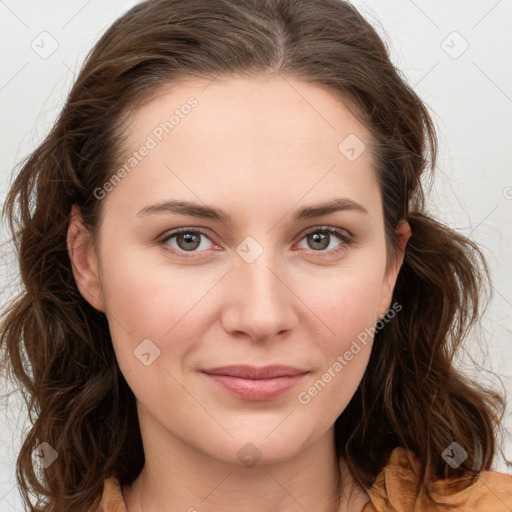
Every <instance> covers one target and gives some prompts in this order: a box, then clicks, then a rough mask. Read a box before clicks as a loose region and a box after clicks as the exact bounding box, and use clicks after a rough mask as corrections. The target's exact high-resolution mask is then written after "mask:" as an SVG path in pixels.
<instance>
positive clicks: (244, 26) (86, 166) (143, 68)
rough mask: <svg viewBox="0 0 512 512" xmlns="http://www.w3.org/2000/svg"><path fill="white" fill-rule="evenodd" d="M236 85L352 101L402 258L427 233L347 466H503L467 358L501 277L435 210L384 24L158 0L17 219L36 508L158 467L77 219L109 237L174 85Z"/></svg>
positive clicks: (352, 434) (215, 2) (119, 46)
mask: <svg viewBox="0 0 512 512" xmlns="http://www.w3.org/2000/svg"><path fill="white" fill-rule="evenodd" d="M228 74H231V75H237V76H244V77H249V78H250V77H257V76H261V75H266V76H268V75H270V76H281V77H283V78H284V77H287V76H288V77H294V78H298V79H300V80H303V81H305V82H311V83H315V84H320V85H322V86H324V87H325V88H326V89H328V90H329V91H331V92H332V93H333V94H336V95H338V96H339V98H340V99H342V101H343V102H344V103H345V104H346V105H347V106H348V107H349V108H350V109H351V111H352V112H353V113H354V115H355V116H356V117H357V118H358V119H359V120H360V121H361V122H362V123H363V124H364V125H365V126H366V127H367V128H368V129H369V131H370V133H371V135H372V140H371V147H370V149H371V151H372V154H373V155H374V158H375V162H376V165H375V172H376V175H377V176H378V179H379V183H380V188H381V193H382V198H383V205H384V217H385V230H386V242H387V247H388V257H389V258H391V257H392V256H393V255H394V254H395V251H396V249H397V240H396V235H395V227H396V226H397V224H398V222H399V220H400V219H402V218H404V219H406V220H407V221H408V222H409V224H410V227H411V230H412V237H411V239H410V241H409V243H408V245H407V248H406V251H405V260H404V263H403V266H402V268H401V270H400V273H399V276H398V280H397V284H396V287H395V290H394V296H393V301H396V302H398V303H399V304H400V305H402V308H403V309H402V311H401V312H400V314H399V315H397V317H396V318H395V319H394V320H393V321H391V322H389V323H387V324H386V325H385V327H384V328H383V329H382V330H380V331H379V332H378V333H377V334H376V336H375V340H374V346H373V349H372V352H371V357H370V360H369V363H368V367H367V370H366V372H365V374H364V377H363V379H362V381H361V383H360V386H359V388H358V389H357V391H356V393H355V395H354V397H353V398H352V400H351V402H350V403H349V405H348V406H347V408H346V409H345V410H344V411H343V413H342V414H341V416H340V417H339V418H338V419H337V420H336V423H335V434H336V449H337V452H338V455H339V456H343V457H344V458H345V459H346V461H347V463H348V465H349V468H350V471H351V473H352V474H353V475H354V477H355V478H356V479H357V481H358V482H359V483H360V484H361V485H364V486H368V487H369V486H371V484H372V482H373V480H374V479H375V476H376V475H377V473H378V472H379V470H380V469H381V468H382V467H383V466H384V464H385V463H386V461H387V457H388V456H389V454H390V451H391V450H392V449H393V448H394V447H397V446H402V447H405V448H408V449H410V450H413V451H414V452H415V453H416V454H417V456H418V458H419V459H420V461H421V462H422V463H423V465H424V469H425V471H424V472H423V473H422V475H421V477H422V478H423V480H424V482H426V481H427V477H428V478H434V477H436V478H438V477H439V478H447V477H454V476H458V475H460V474H461V472H469V473H470V474H471V475H476V474H478V473H479V472H481V471H483V470H486V469H489V468H490V467H491V464H492V461H493V457H494V453H495V450H496V439H495V436H496V433H497V432H496V431H497V428H498V426H499V424H500V417H501V416H500V413H502V409H503V403H504V402H503V400H502V399H501V397H500V396H499V395H498V394H496V393H495V392H493V391H490V390H486V389H484V388H483V387H481V386H480V385H478V384H477V383H476V382H475V381H472V380H470V379H469V378H467V377H465V376H464V375H462V374H461V373H460V372H459V371H458V370H457V369H456V367H455V365H454V363H453V358H454V354H456V351H457V349H458V348H459V347H460V345H461V343H462V342H463V341H464V339H465V338H466V337H467V334H468V332H469V329H470V328H471V327H472V326H473V324H475V322H477V321H478V320H479V319H480V317H481V314H482V311H483V309H482V293H481V292H482V290H483V289H487V288H483V287H484V286H485V284H486V282H487V281H488V279H489V272H488V268H487V266H486V263H485V259H484V256H483V254H482V252H481V251H480V249H479V248H478V247H477V246H476V245H475V243H473V242H472V241H471V240H470V239H469V238H467V237H465V236H463V235H461V234H459V233H457V232H456V231H454V230H452V229H450V228H448V227H447V226H445V225H443V224H442V223H440V222H438V221H436V220H435V219H434V218H432V217H431V216H429V214H428V213H427V212H426V210H425V206H424V202H425V201H424V192H423V188H422V183H421V181H420V178H422V175H423V174H424V173H427V174H426V175H427V177H428V176H429V173H431V172H432V171H433V170H434V169H435V165H436V153H437V142H436V134H435V130H434V124H433V121H432V119H431V117H430V115H429V112H428V110H427V108H426V106H425V105H424V104H423V103H422V101H421V100H420V99H419V98H418V96H417V95H416V93H415V92H414V90H413V89H412V88H411V87H410V85H408V84H407V82H406V80H404V79H403V78H402V77H401V75H400V72H399V71H398V70H397V69H396V68H395V67H394V66H393V64H392V63H391V61H390V58H389V54H388V50H387V47H386V45H385V43H384V42H383V40H382V39H381V38H380V37H379V36H378V34H377V32H376V31H375V29H374V28H373V27H372V26H371V25H370V23H369V22H368V21H366V20H365V19H364V18H363V17H362V16H361V15H360V13H359V12H358V11H357V10H356V9H355V8H354V7H353V6H352V5H350V3H348V2H346V1H341V0H308V1H298V0H260V1H257V2H256V1H254V0H209V1H208V2H205V1H204V0H186V1H185V0H150V1H146V2H142V3H140V4H138V5H136V6H135V7H134V8H132V9H131V10H130V11H128V12H127V13H125V14H124V15H123V16H121V17H120V18H119V19H118V20H117V21H116V22H115V23H114V24H113V25H112V26H111V27H110V28H109V29H108V30H107V31H106V33H105V34H104V35H103V36H102V37H101V39H100V40H99V42H98V43H97V44H96V45H95V47H94V48H93V50H92V51H91V52H90V53H89V55H88V57H87V59H86V61H85V63H84V65H83V67H82V69H81V71H80V73H79V75H78V78H77V80H76V83H75V84H74V86H73V88H72V90H71V92H70V94H69V96H68V98H67V101H66V103H65V105H64V108H63V110H62V112H61V113H60V115H59V116H58V119H57V121H56V122H55V124H54V126H53V128H52V129H51V131H50V133H49V135H48V136H47V137H46V139H45V140H44V141H43V143H42V144H41V145H40V146H39V147H38V148H37V149H36V150H35V151H34V152H33V153H32V154H31V155H30V156H29V157H28V158H27V159H26V160H25V161H24V162H22V163H21V164H20V167H19V170H18V171H17V174H16V177H15V180H14V181H13V184H12V187H11V189H10V191H9V194H8V197H7V201H6V203H5V206H4V215H5V216H6V217H7V219H8V220H9V223H10V227H11V230H12V234H13V240H14V243H15V247H16V250H17V256H18V258H19V264H20V271H21V278H22V284H23V290H22V293H21V294H20V295H19V296H17V297H16V298H15V299H14V300H12V301H11V303H10V304H9V306H8V308H7V309H6V310H5V311H4V316H3V323H2V327H1V348H2V358H3V359H2V365H3V366H4V368H9V370H10V371H9V375H10V377H11V378H13V379H14V380H15V381H17V383H18V384H19V386H20V388H21V389H22V390H23V391H24V396H25V397H26V399H27V405H28V409H29V412H30V414H31V418H32V417H33V425H32V427H31V429H30V431H29V432H28V434H27V436H26V438H25V439H24V443H23V445H22V448H21V451H20V453H19V457H18V460H17V478H18V483H19V486H20V488H21V491H22V495H23V499H24V501H25V503H26V504H27V506H29V510H30V511H35V510H41V511H52V512H60V511H69V510H73V511H82V510H88V509H89V508H91V507H93V506H96V505H97V504H98V502H99V498H100V495H101V491H102V484H103V478H104V477H105V476H109V475H111V474H115V475H117V477H118V478H119V480H120V482H121V484H122V485H124V484H129V483H131V482H133V481H134V480H135V478H136V477H137V476H138V474H139V472H140V471H141V469H142V467H143V465H144V452H143V446H142V441H141V435H140V430H139V425H138V418H137V413H136V407H135V397H134V395H133V393H132V391H131V390H130V388H129V387H128V385H127V383H126V381H125V379H124V378H123V375H122V373H121V371H120V369H119V366H118V364H117V361H116V357H115V353H114V350H113V347H112V341H111V337H110V332H109V328H108V324H107V320H106V317H105V315H104V314H103V313H101V312H99V311H97V310H95V309H94V308H93V307H91V306H90V305H89V304H88V303H87V302H86V301H85V300H84V298H83V297H82V296H81V294H80V293H79V291H78V289H77V286H76V283H75V280H74V277H73V273H72V269H71V263H70V259H69V257H68V251H67V246H66V234H67V229H68V225H69V222H70V212H71V207H72V205H73V204H77V205H79V206H80V208H81V211H82V214H83V217H84V223H85V225H86V227H87V228H88V229H89V230H90V231H91V232H92V233H93V234H95V236H97V230H98V225H99V219H100V218H101V213H102V211H101V207H102V201H99V200H98V199H97V198H96V197H95V195H94V190H95V189H97V188H98V187H101V186H102V184H104V183H105V182H106V181H107V180H108V179H109V177H110V176H111V175H112V174H113V173H114V171H115V169H116V162H117V161H118V159H119V156H120V154H121V151H122V144H123V126H124V124H123V122H124V120H126V119H127V117H128V116H129V115H130V113H132V112H133V111H134V110H135V109H137V108H139V107H140V106H141V105H142V104H143V103H144V102H146V101H148V99H150V98H152V97H153V95H154V94H155V91H157V90H158V89H159V88H160V87H163V86H166V85H168V84H169V83H173V82H177V81H178V80H181V79H186V78H208V79H214V78H215V77H216V76H219V75H228ZM134 172H136V171H134ZM453 441H457V442H458V443H459V444H460V445H461V446H462V447H464V449H465V450H466V451H467V452H468V458H467V459H466V460H465V461H464V462H463V464H462V465H461V466H460V467H459V468H458V469H452V468H451V467H450V466H448V465H447V464H446V463H445V462H444V460H443V459H442V457H441V453H442V452H443V450H444V449H445V448H446V447H447V446H448V445H449V444H450V443H452V442H453ZM41 442H47V443H49V444H50V445H51V446H52V447H53V448H54V449H55V450H57V452H58V454H59V456H58V458H57V460H56V461H55V462H54V463H53V464H52V465H51V466H49V467H48V468H46V469H45V470H44V472H43V474H42V475H38V474H37V472H36V471H35V470H34V468H33V465H32V458H31V453H32V450H34V448H35V447H36V446H38V444H40V443H41ZM427 468H428V469H429V471H430V472H431V473H430V476H428V475H427V471H426V470H427ZM29 494H35V495H36V496H38V497H39V498H40V499H39V501H38V503H37V504H36V505H33V504H32V503H31V502H30V500H29Z"/></svg>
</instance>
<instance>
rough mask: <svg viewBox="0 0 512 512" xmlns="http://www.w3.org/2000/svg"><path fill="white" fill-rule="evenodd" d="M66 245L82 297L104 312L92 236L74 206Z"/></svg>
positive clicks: (78, 210)
mask: <svg viewBox="0 0 512 512" xmlns="http://www.w3.org/2000/svg"><path fill="white" fill-rule="evenodd" d="M67 245H68V254H69V259H70V260H71V267H72V269H73V275H74V276H75V281H76V284H77V286H78V289H79V290H80V293H81V294H82V297H83V298H84V299H85V300H86V301H87V302H88V303H89V304H90V305H91V306H92V307H93V308H95V309H97V310H98V311H102V312H105V306H104V303H103V294H102V290H101V284H100V278H99V272H98V260H97V256H96V251H95V248H94V244H93V240H92V236H91V234H90V233H89V231H88V230H87V229H86V228H85V226H84V224H83V218H82V213H81V211H80V208H79V207H78V206H77V205H76V204H74V205H73V207H72V209H71V218H70V223H69V227H68V236H67Z"/></svg>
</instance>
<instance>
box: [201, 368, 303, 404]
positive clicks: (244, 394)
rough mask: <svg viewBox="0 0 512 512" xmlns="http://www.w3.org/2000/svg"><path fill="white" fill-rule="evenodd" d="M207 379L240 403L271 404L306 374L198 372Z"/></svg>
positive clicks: (247, 370)
mask: <svg viewBox="0 0 512 512" xmlns="http://www.w3.org/2000/svg"><path fill="white" fill-rule="evenodd" d="M202 372H203V373H204V374H206V375H207V376H208V378H209V379H211V380H213V382H215V383H216V384H217V385H219V386H220V387H221V388H223V389H224V391H227V392H228V393H230V394H231V395H233V396H236V397H237V398H241V399H243V400H273V399H275V398H278V397H280V396H281V395H284V394H285V393H286V392H287V391H289V390H290V389H292V388H294V387H295V386H297V385H298V384H299V382H300V380H301V379H302V378H303V377H304V375H306V374H307V373H308V372H307V370H300V369H298V368H292V367H290V366H282V365H274V366H265V367H263V368H256V367H254V366H247V365H240V366H223V367H220V368H212V369H207V370H202Z"/></svg>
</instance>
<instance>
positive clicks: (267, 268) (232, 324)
mask: <svg viewBox="0 0 512 512" xmlns="http://www.w3.org/2000/svg"><path fill="white" fill-rule="evenodd" d="M227 277H228V282H226V283H225V286H226V288H227V290H228V292H227V296H228V300H227V301H226V303H225V304H224V307H223V311H222V315H221V322H222V326H223V328H224V330H225V331H226V332H228V333H229V334H230V335H232V336H237V337H243V336H246V337H249V338H251V339H252V340H253V341H265V340H268V339H271V338H273V337H275V336H277V335H280V336H283V335H285V333H287V332H289V331H291V330H292V329H293V328H294V327H295V326H296V324H297V310H296V307H297V305H298V303H299V302H300V301H299V299H298V298H297V297H296V296H295V295H294V293H293V290H292V289H291V288H290V286H289V284H288V283H287V276H286V272H285V271H284V270H283V268H282V267H281V266H279V265H277V264H276V262H275V260H271V258H270V257H267V255H266V252H263V254H262V255H261V256H260V257H259V258H258V259H257V260H256V261H253V262H252V263H247V262H246V261H244V260H242V259H241V258H240V259H238V260H237V261H236V263H235V267H234V269H233V270H232V271H231V272H230V273H229V276H227ZM288 280H289V279H288Z"/></svg>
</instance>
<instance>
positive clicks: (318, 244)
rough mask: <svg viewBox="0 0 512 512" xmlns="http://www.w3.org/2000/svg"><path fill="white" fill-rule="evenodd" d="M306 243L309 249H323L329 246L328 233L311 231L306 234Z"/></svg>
mask: <svg viewBox="0 0 512 512" xmlns="http://www.w3.org/2000/svg"><path fill="white" fill-rule="evenodd" d="M307 240H308V244H309V246H310V247H311V249H314V250H324V249H326V248H327V247H329V241H330V235H326V234H324V233H320V232H317V233H312V234H310V235H308V236H307Z"/></svg>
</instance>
